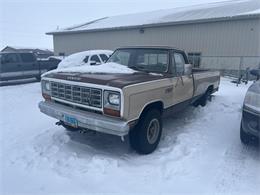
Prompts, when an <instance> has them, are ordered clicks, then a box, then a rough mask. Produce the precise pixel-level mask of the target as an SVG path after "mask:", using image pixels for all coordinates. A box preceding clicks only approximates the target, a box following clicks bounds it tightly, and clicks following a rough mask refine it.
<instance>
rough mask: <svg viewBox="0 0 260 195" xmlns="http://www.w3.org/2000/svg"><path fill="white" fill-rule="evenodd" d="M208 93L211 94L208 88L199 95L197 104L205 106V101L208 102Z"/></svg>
mask: <svg viewBox="0 0 260 195" xmlns="http://www.w3.org/2000/svg"><path fill="white" fill-rule="evenodd" d="M210 95H211V92H210V90H209V89H208V90H207V91H206V93H205V94H204V95H203V96H202V97H201V99H200V102H199V104H200V105H201V106H202V107H205V106H206V105H207V102H208V100H209V99H210Z"/></svg>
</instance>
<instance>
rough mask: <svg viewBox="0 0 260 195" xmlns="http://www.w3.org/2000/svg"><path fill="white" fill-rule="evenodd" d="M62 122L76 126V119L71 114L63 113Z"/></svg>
mask: <svg viewBox="0 0 260 195" xmlns="http://www.w3.org/2000/svg"><path fill="white" fill-rule="evenodd" d="M64 122H65V123H67V124H68V125H70V126H72V127H78V120H77V119H76V118H74V117H72V116H68V115H65V116H64Z"/></svg>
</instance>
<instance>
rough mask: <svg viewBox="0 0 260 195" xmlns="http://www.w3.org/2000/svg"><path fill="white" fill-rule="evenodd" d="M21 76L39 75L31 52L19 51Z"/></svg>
mask: <svg viewBox="0 0 260 195" xmlns="http://www.w3.org/2000/svg"><path fill="white" fill-rule="evenodd" d="M19 55H20V57H21V61H22V69H23V77H36V76H39V74H40V73H39V65H38V62H37V60H36V57H35V56H34V54H33V53H20V54H19Z"/></svg>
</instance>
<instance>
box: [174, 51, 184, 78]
mask: <svg viewBox="0 0 260 195" xmlns="http://www.w3.org/2000/svg"><path fill="white" fill-rule="evenodd" d="M174 62H175V67H176V74H177V76H180V75H183V74H184V64H185V60H184V57H183V55H182V54H180V53H174Z"/></svg>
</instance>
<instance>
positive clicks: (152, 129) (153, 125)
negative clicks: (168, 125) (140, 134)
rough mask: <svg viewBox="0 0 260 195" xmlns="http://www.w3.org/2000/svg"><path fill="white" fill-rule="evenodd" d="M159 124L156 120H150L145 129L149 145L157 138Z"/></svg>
mask: <svg viewBox="0 0 260 195" xmlns="http://www.w3.org/2000/svg"><path fill="white" fill-rule="evenodd" d="M159 130H160V123H159V121H158V119H152V120H151V121H150V123H149V125H148V129H147V140H148V142H149V144H154V143H155V142H156V140H157V138H158V135H159Z"/></svg>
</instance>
